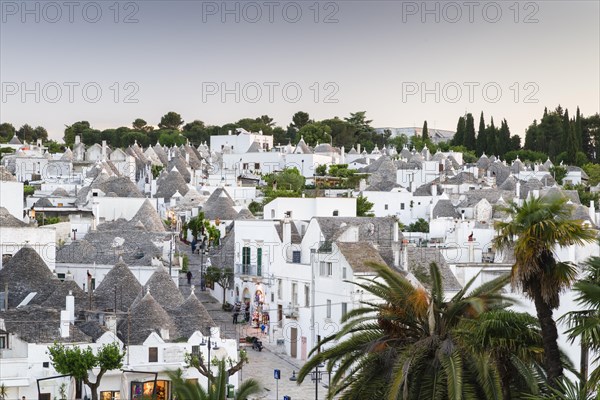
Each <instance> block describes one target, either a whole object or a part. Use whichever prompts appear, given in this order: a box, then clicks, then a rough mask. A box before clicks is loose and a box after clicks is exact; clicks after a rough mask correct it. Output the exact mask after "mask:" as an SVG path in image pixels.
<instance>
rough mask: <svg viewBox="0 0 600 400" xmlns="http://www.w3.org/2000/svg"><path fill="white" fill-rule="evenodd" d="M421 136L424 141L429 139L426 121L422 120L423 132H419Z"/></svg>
mask: <svg viewBox="0 0 600 400" xmlns="http://www.w3.org/2000/svg"><path fill="white" fill-rule="evenodd" d="M421 137H422V138H423V141H425V142H426V141H428V140H429V130H428V129H427V121H424V122H423V133H422V134H421Z"/></svg>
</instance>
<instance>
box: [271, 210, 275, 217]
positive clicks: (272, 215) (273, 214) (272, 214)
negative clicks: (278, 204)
mask: <svg viewBox="0 0 600 400" xmlns="http://www.w3.org/2000/svg"><path fill="white" fill-rule="evenodd" d="M271 219H275V210H271Z"/></svg>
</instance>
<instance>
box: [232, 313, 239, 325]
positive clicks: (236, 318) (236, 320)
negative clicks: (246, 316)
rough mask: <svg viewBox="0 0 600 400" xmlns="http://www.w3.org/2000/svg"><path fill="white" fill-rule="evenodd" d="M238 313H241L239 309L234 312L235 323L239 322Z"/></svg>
mask: <svg viewBox="0 0 600 400" xmlns="http://www.w3.org/2000/svg"><path fill="white" fill-rule="evenodd" d="M238 314H239V313H238V312H237V311H236V312H234V313H233V323H234V324H237V323H238Z"/></svg>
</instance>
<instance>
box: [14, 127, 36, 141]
mask: <svg viewBox="0 0 600 400" xmlns="http://www.w3.org/2000/svg"><path fill="white" fill-rule="evenodd" d="M34 136H35V130H34V129H33V128H32V127H31V126H30V125H29V124H25V125H23V126H22V127H20V128H19V130H18V131H17V137H18V138H19V139H21V141H22V142H25V141H27V142H31V141H32V140H34Z"/></svg>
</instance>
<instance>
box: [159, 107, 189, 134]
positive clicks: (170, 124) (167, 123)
mask: <svg viewBox="0 0 600 400" xmlns="http://www.w3.org/2000/svg"><path fill="white" fill-rule="evenodd" d="M183 122H184V121H183V120H182V119H181V115H179V114H178V113H176V112H175V111H169V112H168V113H166V114H165V115H163V116H162V118H161V119H160V123H159V124H158V127H159V128H161V129H169V130H174V131H178V130H179V127H180V126H181V125H183Z"/></svg>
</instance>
